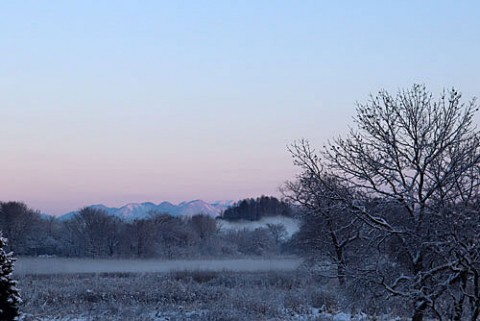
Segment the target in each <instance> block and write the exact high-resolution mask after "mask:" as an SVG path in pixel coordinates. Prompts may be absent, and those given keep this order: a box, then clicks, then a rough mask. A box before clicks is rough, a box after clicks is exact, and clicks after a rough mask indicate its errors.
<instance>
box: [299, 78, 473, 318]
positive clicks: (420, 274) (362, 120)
mask: <svg viewBox="0 0 480 321" xmlns="http://www.w3.org/2000/svg"><path fill="white" fill-rule="evenodd" d="M477 110H478V106H477V103H476V101H475V100H474V99H473V100H471V101H470V102H468V103H461V95H460V94H459V93H458V92H457V91H456V90H454V89H452V90H451V91H448V92H444V93H443V94H442V95H441V97H440V98H439V99H437V100H435V99H434V98H433V95H432V94H431V93H429V92H428V91H427V90H426V88H425V87H424V86H421V85H414V86H413V87H412V88H411V89H409V90H404V91H401V92H399V93H398V95H397V96H392V95H390V94H389V93H388V92H386V91H380V92H379V93H378V95H377V96H375V97H373V96H372V97H371V99H370V101H369V102H368V103H366V104H358V105H357V116H356V118H355V123H356V125H357V129H352V130H351V132H350V134H349V135H348V136H347V137H346V138H337V139H334V140H333V141H332V142H331V143H330V144H329V146H328V147H327V148H326V149H325V151H324V152H323V153H322V154H321V155H320V156H322V158H320V157H319V156H318V157H317V156H315V162H317V163H318V164H319V166H318V167H317V169H318V171H317V174H319V175H317V177H319V179H320V180H324V178H326V177H329V178H333V179H335V181H337V182H338V183H339V184H341V185H342V186H345V187H346V188H348V189H349V190H351V191H353V193H349V194H346V195H336V196H338V197H337V198H336V201H338V202H341V203H343V204H345V205H346V206H347V207H348V208H350V209H351V210H352V211H353V213H354V214H355V216H356V217H357V218H358V219H360V220H361V221H362V222H363V223H364V224H365V226H366V227H368V229H370V231H371V235H374V236H375V237H376V240H375V248H376V249H378V252H377V254H378V255H379V258H378V259H377V260H376V262H377V263H376V264H374V265H371V266H370V267H369V269H370V271H371V273H372V276H376V277H377V278H378V281H379V282H380V283H381V284H382V285H383V287H384V289H385V290H386V291H387V292H388V293H389V294H390V295H391V296H395V297H399V298H403V299H404V300H406V301H407V302H409V303H410V304H411V305H412V308H413V316H412V320H414V321H420V320H423V318H424V316H425V313H427V311H430V312H432V313H434V314H436V316H437V317H441V312H440V308H441V307H447V306H448V307H451V308H449V310H448V311H444V312H445V313H449V315H450V316H449V318H450V319H457V320H460V319H464V318H465V317H467V315H470V317H471V320H476V317H477V316H478V309H477V310H475V304H477V306H478V302H479V301H478V295H477V297H475V291H476V293H478V267H479V257H478V255H477V254H478V246H479V244H478V243H479V242H478V235H479V233H480V225H479V224H478V216H479V214H478V213H479V212H478V210H477V207H476V206H475V202H477V197H476V196H477V195H478V192H479V186H480V135H479V133H478V131H477V130H476V129H475V128H474V126H473V117H474V115H475V112H476V111H477ZM300 152H302V151H300ZM387 209H388V210H387ZM466 209H470V210H466ZM472 209H473V210H472ZM462 222H476V223H473V226H470V225H469V226H468V230H469V233H464V232H463V231H462V230H460V229H459V228H458V226H459V225H462ZM372 243H373V240H372ZM475 289H477V290H475ZM462 293H463V294H462ZM472 293H473V295H472ZM464 296H466V297H468V298H469V300H467V301H469V307H470V310H469V311H470V312H468V311H467V310H468V309H467V303H466V301H465V300H463V299H464V298H465V297H464ZM462 298H463V299H462ZM475 300H477V301H475Z"/></svg>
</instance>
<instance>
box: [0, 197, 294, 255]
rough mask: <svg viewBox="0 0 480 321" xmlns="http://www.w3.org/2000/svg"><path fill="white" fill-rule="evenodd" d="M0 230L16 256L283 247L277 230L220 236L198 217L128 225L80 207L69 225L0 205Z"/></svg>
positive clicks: (157, 216) (243, 251) (260, 251)
mask: <svg viewBox="0 0 480 321" xmlns="http://www.w3.org/2000/svg"><path fill="white" fill-rule="evenodd" d="M269 202H272V203H273V201H272V200H269ZM277 202H278V201H277ZM262 204H263V203H262ZM0 230H1V231H3V233H4V236H5V237H6V238H8V239H9V243H8V245H7V248H6V250H8V251H14V252H15V254H16V255H19V256H37V255H56V256H65V257H90V258H106V257H138V258H151V257H164V258H180V257H224V256H228V257H233V256H238V255H265V254H275V253H280V252H281V251H284V250H285V248H286V247H285V246H284V244H285V243H286V241H287V240H286V238H285V237H283V235H284V233H285V231H284V228H283V227H281V226H276V225H269V226H268V227H264V228H257V229H255V230H240V231H235V230H227V231H222V232H220V231H219V228H218V221H217V220H216V219H214V218H212V217H210V216H207V215H202V214H198V215H194V216H192V217H174V216H171V215H168V214H162V213H150V216H149V217H147V218H144V219H138V220H135V221H131V222H128V221H123V220H121V219H119V218H118V217H115V216H112V215H109V214H108V213H107V212H105V211H103V210H101V209H97V208H93V207H85V208H82V209H81V210H79V212H78V213H77V214H76V215H74V216H73V217H71V218H70V219H68V220H58V219H57V218H55V217H49V216H42V215H41V214H40V213H39V212H38V211H35V210H32V209H30V208H29V207H28V206H27V205H26V204H24V203H21V202H0Z"/></svg>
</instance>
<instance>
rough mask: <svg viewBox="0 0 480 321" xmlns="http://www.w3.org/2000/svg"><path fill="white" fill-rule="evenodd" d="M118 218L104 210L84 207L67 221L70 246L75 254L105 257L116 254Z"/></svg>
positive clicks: (118, 238) (118, 243) (118, 242)
mask: <svg viewBox="0 0 480 321" xmlns="http://www.w3.org/2000/svg"><path fill="white" fill-rule="evenodd" d="M119 226H120V219H118V218H117V217H114V216H111V215H108V213H106V212H105V211H104V210H101V209H97V208H93V207H84V208H82V209H80V211H79V212H78V213H77V214H76V215H75V216H74V217H73V218H72V219H70V220H69V221H67V222H66V227H67V230H68V231H69V233H70V235H71V244H70V246H71V248H72V250H73V251H74V253H73V255H75V256H90V257H105V256H110V257H111V256H114V255H115V254H117V249H118V247H119V245H120V233H119Z"/></svg>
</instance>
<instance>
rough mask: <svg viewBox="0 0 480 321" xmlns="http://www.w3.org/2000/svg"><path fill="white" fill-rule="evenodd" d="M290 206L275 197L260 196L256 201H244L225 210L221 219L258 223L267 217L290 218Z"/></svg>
mask: <svg viewBox="0 0 480 321" xmlns="http://www.w3.org/2000/svg"><path fill="white" fill-rule="evenodd" d="M292 214H293V211H292V208H291V207H290V205H289V204H288V203H286V202H282V201H280V200H278V199H277V198H275V197H271V196H261V197H258V198H256V199H253V198H250V199H244V200H242V201H240V202H238V203H236V204H235V205H234V206H232V207H229V208H228V209H226V210H225V211H224V212H223V213H222V215H221V218H222V219H225V220H230V221H235V220H247V221H258V220H260V219H262V218H263V217H269V216H292Z"/></svg>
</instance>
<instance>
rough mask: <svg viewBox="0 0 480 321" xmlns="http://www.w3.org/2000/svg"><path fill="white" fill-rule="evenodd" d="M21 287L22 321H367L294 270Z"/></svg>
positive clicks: (117, 277) (56, 279)
mask: <svg viewBox="0 0 480 321" xmlns="http://www.w3.org/2000/svg"><path fill="white" fill-rule="evenodd" d="M19 282H20V284H21V285H24V286H22V287H23V288H24V298H25V302H24V304H23V311H24V312H25V314H24V315H23V317H22V319H21V320H22V321H46V320H58V321H67V320H68V321H72V320H76V321H80V320H81V321H93V320H106V321H109V320H125V321H134V320H135V321H137V320H148V321H160V320H169V321H174V320H192V321H216V320H223V321H247V320H271V321H274V320H287V321H288V320H292V321H310V320H311V321H313V320H316V321H318V320H330V321H333V320H337V321H343V320H357V321H361V320H362V321H363V320H365V321H366V320H370V319H369V318H367V317H366V315H365V314H362V311H351V307H349V306H348V304H345V302H346V300H345V298H344V297H342V296H341V295H340V294H339V293H338V291H336V286H333V285H328V284H327V285H324V289H323V290H319V289H318V283H316V284H315V282H312V279H310V277H308V276H307V275H305V274H302V273H300V272H297V271H290V272H283V271H280V272H278V271H277V272H241V273H240V272H216V271H177V272H170V273H97V274H65V275H25V276H22V277H21V278H20V280H19ZM27 285H28V286H27ZM342 311H343V313H342ZM345 311H349V313H351V314H347V313H345ZM379 320H380V319H379ZM385 320H388V319H385Z"/></svg>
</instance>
